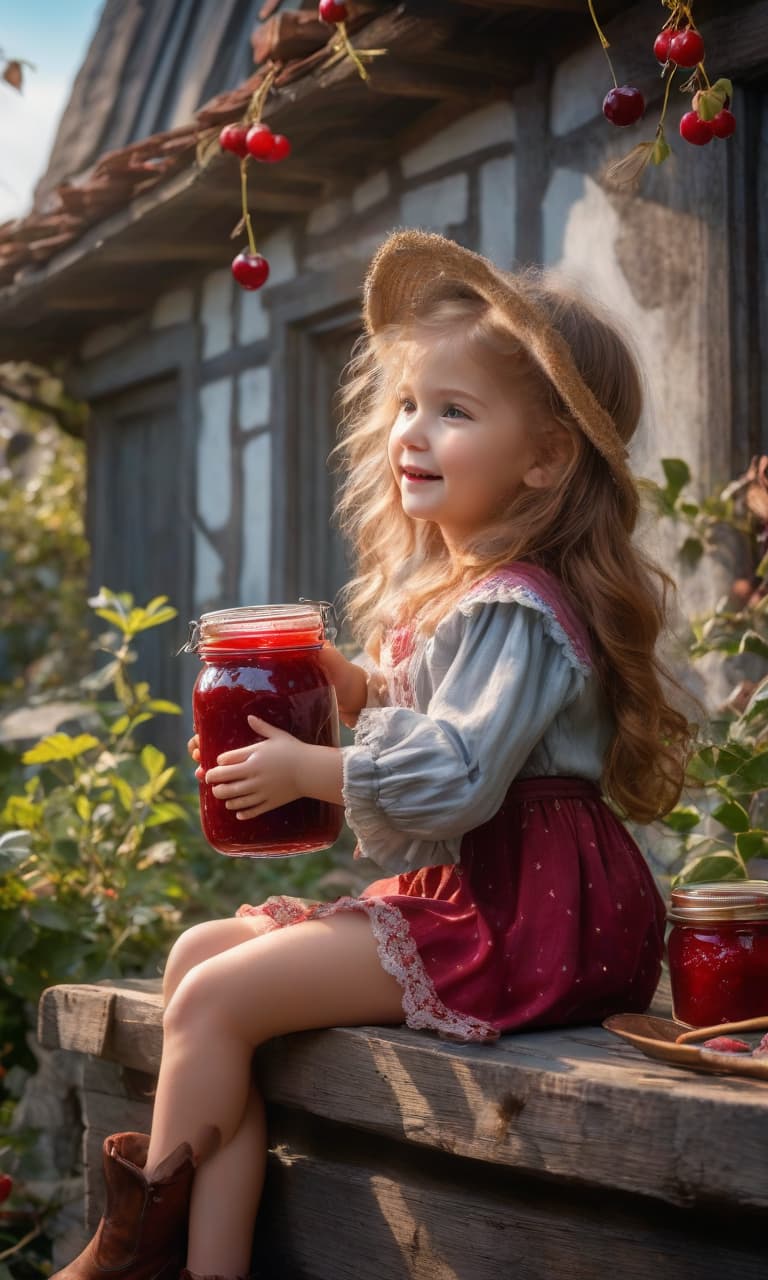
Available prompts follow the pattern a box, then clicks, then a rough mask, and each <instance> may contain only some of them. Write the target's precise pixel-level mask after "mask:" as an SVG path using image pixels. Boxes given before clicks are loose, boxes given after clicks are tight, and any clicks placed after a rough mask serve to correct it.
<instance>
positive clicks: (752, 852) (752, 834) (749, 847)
mask: <svg viewBox="0 0 768 1280" xmlns="http://www.w3.org/2000/svg"><path fill="white" fill-rule="evenodd" d="M736 848H737V849H738V851H739V853H740V854H741V856H742V858H744V860H745V862H746V861H749V859H750V858H764V857H765V856H766V853H768V831H742V832H740V833H739V835H737V837H736Z"/></svg>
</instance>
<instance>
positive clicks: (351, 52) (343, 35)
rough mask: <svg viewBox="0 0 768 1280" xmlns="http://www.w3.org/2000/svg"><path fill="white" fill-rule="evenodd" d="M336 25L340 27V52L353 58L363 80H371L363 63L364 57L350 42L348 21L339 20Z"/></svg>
mask: <svg viewBox="0 0 768 1280" xmlns="http://www.w3.org/2000/svg"><path fill="white" fill-rule="evenodd" d="M336 25H337V27H338V28H339V40H338V50H339V52H340V53H341V52H342V51H343V52H344V53H346V55H347V57H348V58H351V59H352V61H353V62H354V64H355V66H356V67H357V72H358V75H359V76H360V79H361V80H369V79H370V76H369V75H368V72H367V70H366V68H365V64H364V63H363V61H362V59H361V58H360V57H359V56H358V54H357V51H356V50H355V49H354V48H353V47H352V45H351V44H350V40H349V36H348V35H347V24H346V22H338V23H337V24H336Z"/></svg>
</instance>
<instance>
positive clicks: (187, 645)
mask: <svg viewBox="0 0 768 1280" xmlns="http://www.w3.org/2000/svg"><path fill="white" fill-rule="evenodd" d="M188 625H189V632H188V635H187V638H186V640H185V641H184V643H183V645H182V646H181V648H180V649H177V650H176V657H177V658H178V656H179V654H180V653H197V651H198V648H199V646H200V623H199V622H198V621H197V620H196V619H195V618H190V620H189V624H188Z"/></svg>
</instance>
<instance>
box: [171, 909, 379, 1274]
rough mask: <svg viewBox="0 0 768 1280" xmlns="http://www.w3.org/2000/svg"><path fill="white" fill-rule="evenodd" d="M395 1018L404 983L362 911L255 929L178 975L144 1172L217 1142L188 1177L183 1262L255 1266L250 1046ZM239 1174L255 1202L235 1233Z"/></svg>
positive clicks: (259, 1147)
mask: <svg viewBox="0 0 768 1280" xmlns="http://www.w3.org/2000/svg"><path fill="white" fill-rule="evenodd" d="M402 1021H403V1012H402V1004H401V990H400V986H399V984H398V983H397V981H396V980H395V979H394V978H393V977H391V975H390V974H387V973H386V972H385V971H384V970H383V969H382V967H381V964H380V961H379V958H378V954H377V951H376V944H375V942H374V938H373V934H372V932H371V928H370V925H369V923H368V921H367V919H365V918H364V916H363V914H362V913H361V912H350V913H348V914H343V915H342V914H339V915H336V916H332V917H329V918H328V919H325V920H311V921H307V922H305V923H302V924H298V925H293V926H291V927H289V928H286V929H280V930H276V931H274V932H271V933H266V934H263V935H262V936H259V937H255V938H252V939H250V940H249V941H245V942H242V943H241V944H239V945H234V946H232V947H231V948H229V949H228V950H226V951H223V952H221V953H220V954H216V955H214V956H212V957H211V958H210V959H207V960H204V961H202V962H201V963H199V964H197V965H196V966H195V967H194V968H192V969H190V970H189V972H188V973H187V974H186V975H185V976H184V977H183V978H182V979H181V981H180V982H179V984H178V987H177V988H176V991H175V994H173V996H172V997H171V999H170V1003H169V1005H168V1008H167V1010H166V1014H165V1022H164V1028H165V1039H164V1047H163V1059H162V1064H161V1068H160V1077H159V1080H158V1086H157V1093H156V1097H155V1113H154V1121H153V1125H152V1137H151V1141H150V1149H149V1154H148V1157H147V1170H148V1171H149V1173H151V1172H152V1170H153V1169H154V1168H155V1167H156V1166H157V1165H158V1164H159V1163H160V1161H161V1160H162V1159H163V1158H164V1156H165V1155H166V1154H167V1153H168V1152H170V1151H173V1150H174V1148H175V1147H176V1146H178V1144H179V1143H180V1142H184V1141H187V1142H191V1143H192V1146H193V1147H199V1146H200V1144H201V1143H202V1142H204V1141H205V1139H206V1137H207V1136H209V1135H210V1134H211V1133H212V1132H213V1133H215V1134H216V1135H217V1136H218V1140H219V1142H220V1147H219V1150H218V1151H217V1153H216V1154H215V1155H213V1156H212V1157H211V1158H210V1159H209V1160H207V1161H205V1162H204V1163H203V1164H202V1165H201V1167H200V1169H199V1170H198V1173H197V1176H196V1179H195V1190H194V1196H193V1207H192V1217H191V1221H190V1242H189V1252H188V1257H187V1266H188V1267H189V1268H190V1270H192V1271H195V1272H197V1273H199V1274H214V1273H218V1274H219V1275H226V1276H235V1275H238V1274H239V1275H243V1274H245V1273H246V1272H247V1270H248V1268H249V1265H250V1254H251V1243H252V1232H253V1218H254V1217H255V1210H256V1206H257V1203H258V1196H259V1194H260V1190H261V1179H262V1177H263V1160H264V1152H265V1146H266V1141H265V1135H264V1128H263V1117H262V1115H261V1113H260V1109H257V1104H255V1103H254V1101H253V1097H254V1094H253V1092H252V1083H251V1057H252V1054H253V1050H254V1048H255V1047H256V1046H257V1045H259V1044H262V1043H263V1042H264V1041H265V1040H269V1039H271V1038H272V1037H273V1036H278V1035H285V1034H286V1033H288V1032H290V1031H300V1030H309V1029H311V1028H315V1027H329V1026H344V1025H345V1026H357V1025H360V1024H363V1023H374V1024H380V1025H381V1024H398V1023H401V1022H402ZM230 1148H231V1150H230ZM239 1178H244V1179H245V1183H246V1186H245V1188H244V1195H243V1200H244V1201H248V1198H249V1197H251V1199H250V1201H249V1203H250V1204H251V1205H252V1209H251V1212H250V1214H249V1216H248V1217H249V1220H248V1224H247V1229H245V1230H244V1231H243V1234H242V1235H239V1236H237V1237H236V1236H235V1231H234V1227H233V1224H232V1223H231V1222H229V1221H227V1222H226V1223H223V1221H222V1210H221V1205H222V1202H223V1201H224V1200H226V1202H227V1204H229V1203H230V1202H231V1201H232V1200H233V1197H234V1194H235V1189H236V1188H237V1186H238V1179H239ZM242 1216H243V1215H242V1214H241V1215H240V1216H239V1217H238V1221H241V1219H242ZM222 1228H223V1229H222Z"/></svg>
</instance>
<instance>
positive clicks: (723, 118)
mask: <svg viewBox="0 0 768 1280" xmlns="http://www.w3.org/2000/svg"><path fill="white" fill-rule="evenodd" d="M709 127H710V128H711V130H712V132H713V133H714V135H715V137H716V138H730V137H731V135H732V134H734V133H735V132H736V117H735V115H734V114H733V112H732V111H729V110H728V108H727V107H723V110H722V111H718V113H717V115H716V116H715V117H714V119H713V120H710V122H709Z"/></svg>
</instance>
